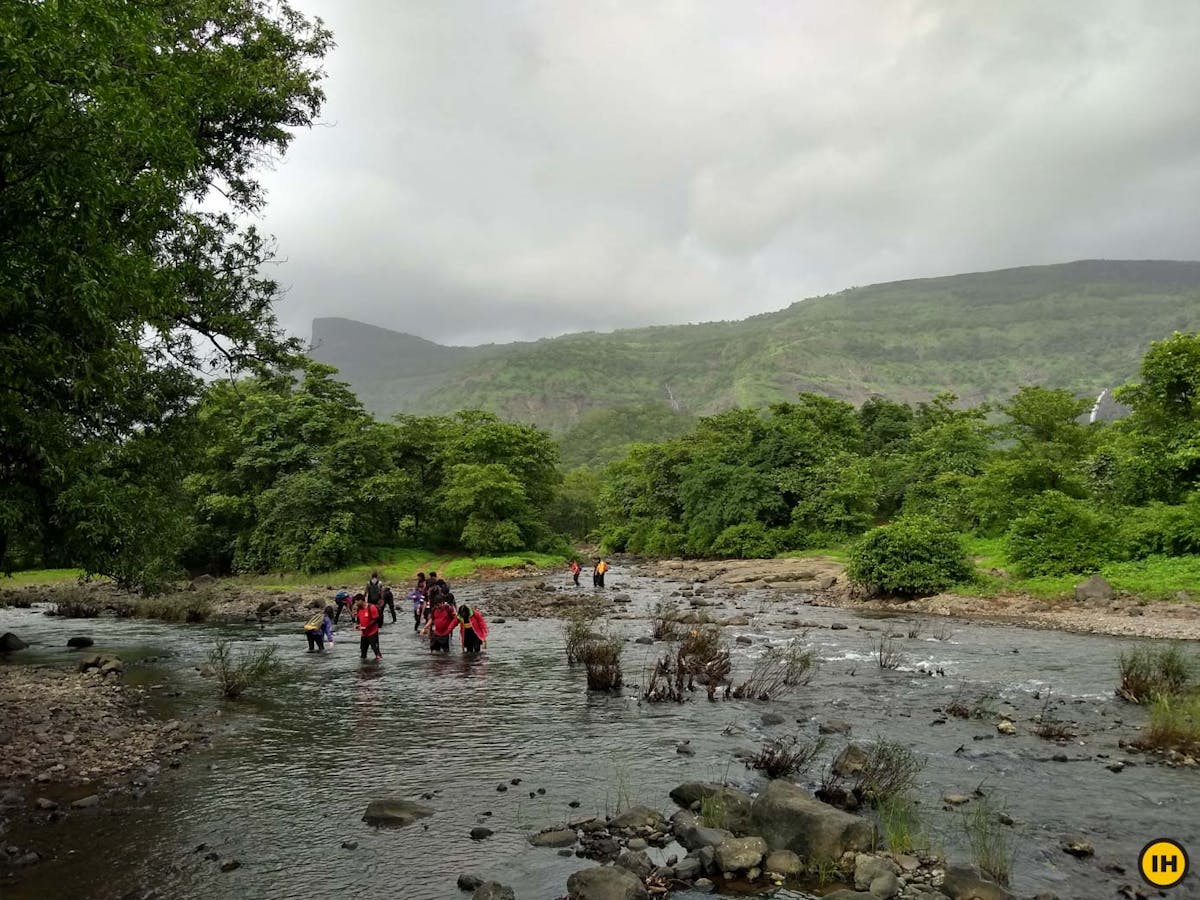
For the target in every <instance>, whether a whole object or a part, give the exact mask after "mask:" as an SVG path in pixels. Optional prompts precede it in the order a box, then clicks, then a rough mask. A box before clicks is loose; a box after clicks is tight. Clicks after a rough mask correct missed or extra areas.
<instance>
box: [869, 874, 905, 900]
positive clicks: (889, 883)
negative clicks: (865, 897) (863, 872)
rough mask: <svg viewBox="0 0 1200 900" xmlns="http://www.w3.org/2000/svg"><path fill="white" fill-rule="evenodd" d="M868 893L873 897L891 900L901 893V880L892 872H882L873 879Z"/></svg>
mask: <svg viewBox="0 0 1200 900" xmlns="http://www.w3.org/2000/svg"><path fill="white" fill-rule="evenodd" d="M868 891H869V892H870V894H871V896H872V897H879V898H882V900H890V898H892V897H895V896H896V895H897V894H899V893H900V879H899V878H897V877H896V876H895V875H893V874H892V873H891V872H880V873H879V874H878V875H876V876H875V877H874V878H872V879H871V885H870V887H869V888H868Z"/></svg>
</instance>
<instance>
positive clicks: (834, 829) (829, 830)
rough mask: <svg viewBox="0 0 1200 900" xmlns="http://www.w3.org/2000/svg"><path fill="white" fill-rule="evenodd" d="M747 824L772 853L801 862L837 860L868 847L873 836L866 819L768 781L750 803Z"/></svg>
mask: <svg viewBox="0 0 1200 900" xmlns="http://www.w3.org/2000/svg"><path fill="white" fill-rule="evenodd" d="M751 824H752V826H753V827H752V828H751V829H750V830H751V831H753V832H754V833H755V834H760V835H762V836H763V838H764V839H765V840H766V842H767V845H768V846H769V847H770V848H771V849H772V850H791V851H793V852H794V853H796V854H798V855H799V856H801V857H803V858H805V859H812V858H817V859H838V858H840V857H841V855H842V854H843V853H845V852H846V851H848V850H866V849H868V848H870V847H871V845H872V842H873V840H874V837H875V835H874V829H873V828H872V827H871V825H870V824H869V823H868V822H867V821H866V820H864V819H861V818H859V817H858V816H854V815H851V814H850V813H846V812H842V811H841V810H840V809H835V808H834V807H832V806H827V805H826V804H824V803H822V802H821V801H820V800H817V799H815V798H813V797H812V796H811V795H810V794H808V793H807V792H805V791H804V790H803V789H801V788H800V787H798V786H796V785H794V784H789V783H787V782H785V781H772V782H771V783H770V784H769V785H768V786H767V789H766V790H765V791H763V792H762V793H761V794H760V795H759V796H758V798H757V799H756V800H755V801H754V803H753V806H752V808H751Z"/></svg>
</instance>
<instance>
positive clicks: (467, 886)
mask: <svg viewBox="0 0 1200 900" xmlns="http://www.w3.org/2000/svg"><path fill="white" fill-rule="evenodd" d="M482 886H483V879H482V878H480V877H479V876H478V875H468V874H466V873H465V872H464V873H463V874H462V875H459V876H458V889H459V890H460V891H473V890H475V888H477V887H482Z"/></svg>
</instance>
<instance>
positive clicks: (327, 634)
mask: <svg viewBox="0 0 1200 900" xmlns="http://www.w3.org/2000/svg"><path fill="white" fill-rule="evenodd" d="M304 636H305V637H307V638H308V652H309V653H314V652H315V653H320V652H322V651H323V650H324V649H325V642H326V641H328V642H329V643H330V645H331V646H332V644H333V607H332V606H327V607H325V615H324V617H323V618H322V619H321V624H320V625H319V626H318V627H316V628H314V629H312V630H307V629H306V630H305V632H304Z"/></svg>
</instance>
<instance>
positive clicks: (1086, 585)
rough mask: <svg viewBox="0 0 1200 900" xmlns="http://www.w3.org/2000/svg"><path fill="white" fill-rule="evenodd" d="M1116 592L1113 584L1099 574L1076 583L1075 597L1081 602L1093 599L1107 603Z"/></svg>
mask: <svg viewBox="0 0 1200 900" xmlns="http://www.w3.org/2000/svg"><path fill="white" fill-rule="evenodd" d="M1114 593H1115V592H1114V591H1113V587H1112V585H1111V584H1109V583H1108V582H1107V581H1106V580H1105V579H1104V578H1102V577H1101V576H1099V575H1093V576H1091V577H1090V578H1088V579H1087V581H1083V582H1080V583H1079V584H1077V585H1075V599H1076V600H1078V601H1080V602H1084V601H1088V600H1092V601H1096V602H1104V603H1107V602H1108V601H1109V600H1111V599H1112V598H1113V596H1114Z"/></svg>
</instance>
